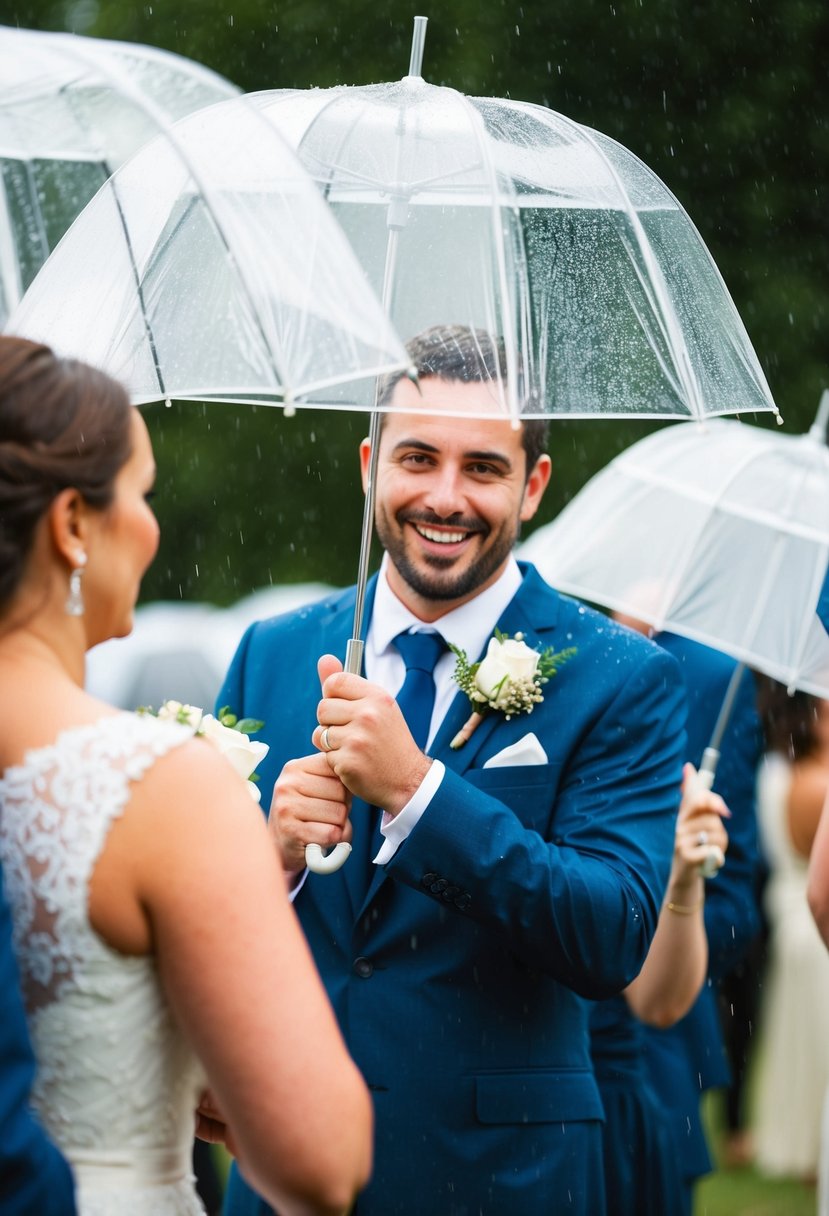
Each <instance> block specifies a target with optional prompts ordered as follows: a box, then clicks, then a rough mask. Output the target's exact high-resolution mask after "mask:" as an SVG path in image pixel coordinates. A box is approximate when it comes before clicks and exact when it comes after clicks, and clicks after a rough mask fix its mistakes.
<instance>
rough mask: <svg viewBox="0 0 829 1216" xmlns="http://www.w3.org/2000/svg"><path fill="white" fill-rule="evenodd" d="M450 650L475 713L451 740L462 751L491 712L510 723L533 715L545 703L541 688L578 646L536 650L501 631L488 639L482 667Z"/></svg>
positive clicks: (456, 649)
mask: <svg viewBox="0 0 829 1216" xmlns="http://www.w3.org/2000/svg"><path fill="white" fill-rule="evenodd" d="M451 649H452V650H453V651H454V653H455V655H456V657H457V660H458V661H457V664H456V666H455V682H456V684H457V685H458V687H459V688H460V689H461V691H462V692H465V693H466V695H467V696H468V697H469V700H470V702H471V704H472V707H473V710H474V712H473V713H472V714H471V716H470V717H469V719H468V721H467V722H466V723H465V724H464V726H463V727H462V728H461V730H459V731H458V733H457V734H456V735H455V737H454V739H453V740H452V742H451V744H450V747H453V748H458V747H463V745H464V743H466V741H467V739H469V737H470V736H471V735H472V733H473V732H474V731H475V730H476V729H477V727H478V724H479V723H480V722H482V721H483V718H484V714H486V713H487V712H488V711H489V710H491V709H497V710H499V711H500V712H501V713H503V714H504V716H505V717H506V719H507V721H509V720H510V718H513V717H515V716H516V715H517V714H531V713H532V711H533V709H534V708H535V706H536V705H538V704H539V702H541V701H543V700H544V693H543V692H542V691H541V690H542V687H543V686H544V685H545V684H546V683H547V681H548V680H550V679H552V677H553V676H554V675H555V674H556V672H557V671H558V669H559V667H561V666H562V664H563V663H566V662H567V660H568V659H570V658H572V656H573V655H574V654H575V653H576V647H575V646H570V647H569V648H568V649H567V650H560V651H558V652H557V653H556V652H554V651H553V648H552V646H548V647H547V649H546V650H535V649H534V648H533V647H532V646H528V645H527V643H526V642H525V640H524V635H523V633H516V635H515V637H512V638H511V637H509V636H508V635H507V634H505V633H501V631H500V630H498V629H496V630H495V636H494V637H492V638H490V639H489V645H488V646H487V652H486V655H485V656H484V658H483V659H481V661H480V663H470V662H469V659H468V658H467V655H466V652H465V651H463V650H461V649H460V647H458V646H452V647H451Z"/></svg>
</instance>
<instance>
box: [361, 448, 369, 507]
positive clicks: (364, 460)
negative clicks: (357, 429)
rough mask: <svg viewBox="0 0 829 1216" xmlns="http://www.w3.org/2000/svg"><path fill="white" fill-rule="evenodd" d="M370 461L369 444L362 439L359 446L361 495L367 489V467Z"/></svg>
mask: <svg viewBox="0 0 829 1216" xmlns="http://www.w3.org/2000/svg"><path fill="white" fill-rule="evenodd" d="M370 460H371V444H370V443H369V441H368V439H364V440H363V441H362V443H361V444H360V477H361V479H362V482H363V493H364V494H365V492H366V490H367V489H368V465H369V461H370Z"/></svg>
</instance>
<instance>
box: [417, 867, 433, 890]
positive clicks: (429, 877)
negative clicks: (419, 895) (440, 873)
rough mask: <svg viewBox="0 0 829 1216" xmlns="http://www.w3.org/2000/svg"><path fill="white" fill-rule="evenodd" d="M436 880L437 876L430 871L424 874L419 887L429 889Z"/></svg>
mask: <svg viewBox="0 0 829 1216" xmlns="http://www.w3.org/2000/svg"><path fill="white" fill-rule="evenodd" d="M436 878H437V874H433V873H432V871H431V870H430V871H429V873H428V874H424V875H423V877H422V878H421V880H420V885H421V887H431V885H432V883H433V882H434V881H435V879H436Z"/></svg>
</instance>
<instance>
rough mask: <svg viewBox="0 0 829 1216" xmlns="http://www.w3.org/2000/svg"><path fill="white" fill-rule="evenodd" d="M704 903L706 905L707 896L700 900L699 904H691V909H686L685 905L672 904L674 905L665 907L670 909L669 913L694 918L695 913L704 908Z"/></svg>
mask: <svg viewBox="0 0 829 1216" xmlns="http://www.w3.org/2000/svg"><path fill="white" fill-rule="evenodd" d="M704 903H705V896H704V895H703V896H702V897H701V898H700V900H699V902H698V903H695V904H691V905H690V907H686V906H685V905H684V904H672V903H667V904H666V905H665V907H666V908H667V909H668V911H669V912H678V913H679V915H680V916H693V915H694V913H695V912H699V910H700V908H701V907H702V905H703V904H704Z"/></svg>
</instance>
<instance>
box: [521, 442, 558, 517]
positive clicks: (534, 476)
mask: <svg viewBox="0 0 829 1216" xmlns="http://www.w3.org/2000/svg"><path fill="white" fill-rule="evenodd" d="M552 471H553V462H552V461H551V460H550V457H549V456H548V455H547V454H546V453H544V454H543V455H541V456H539V458H538V460H537V461H536V462H535V465H534V467H533V468H532V470H531V471H530V475H529V477H528V478H527V484H526V485H525V486H524V498H523V500H522V503H521V521H522V523H526V522H527V520H529V519H532V517H533V516H534V515H535V513H536V511H537V510H538V506H539V503H540V502H541V499H542V498H543V497H544V491H545V490H546V489H547V486H548V485H549V484H550V474H551V473H552Z"/></svg>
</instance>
